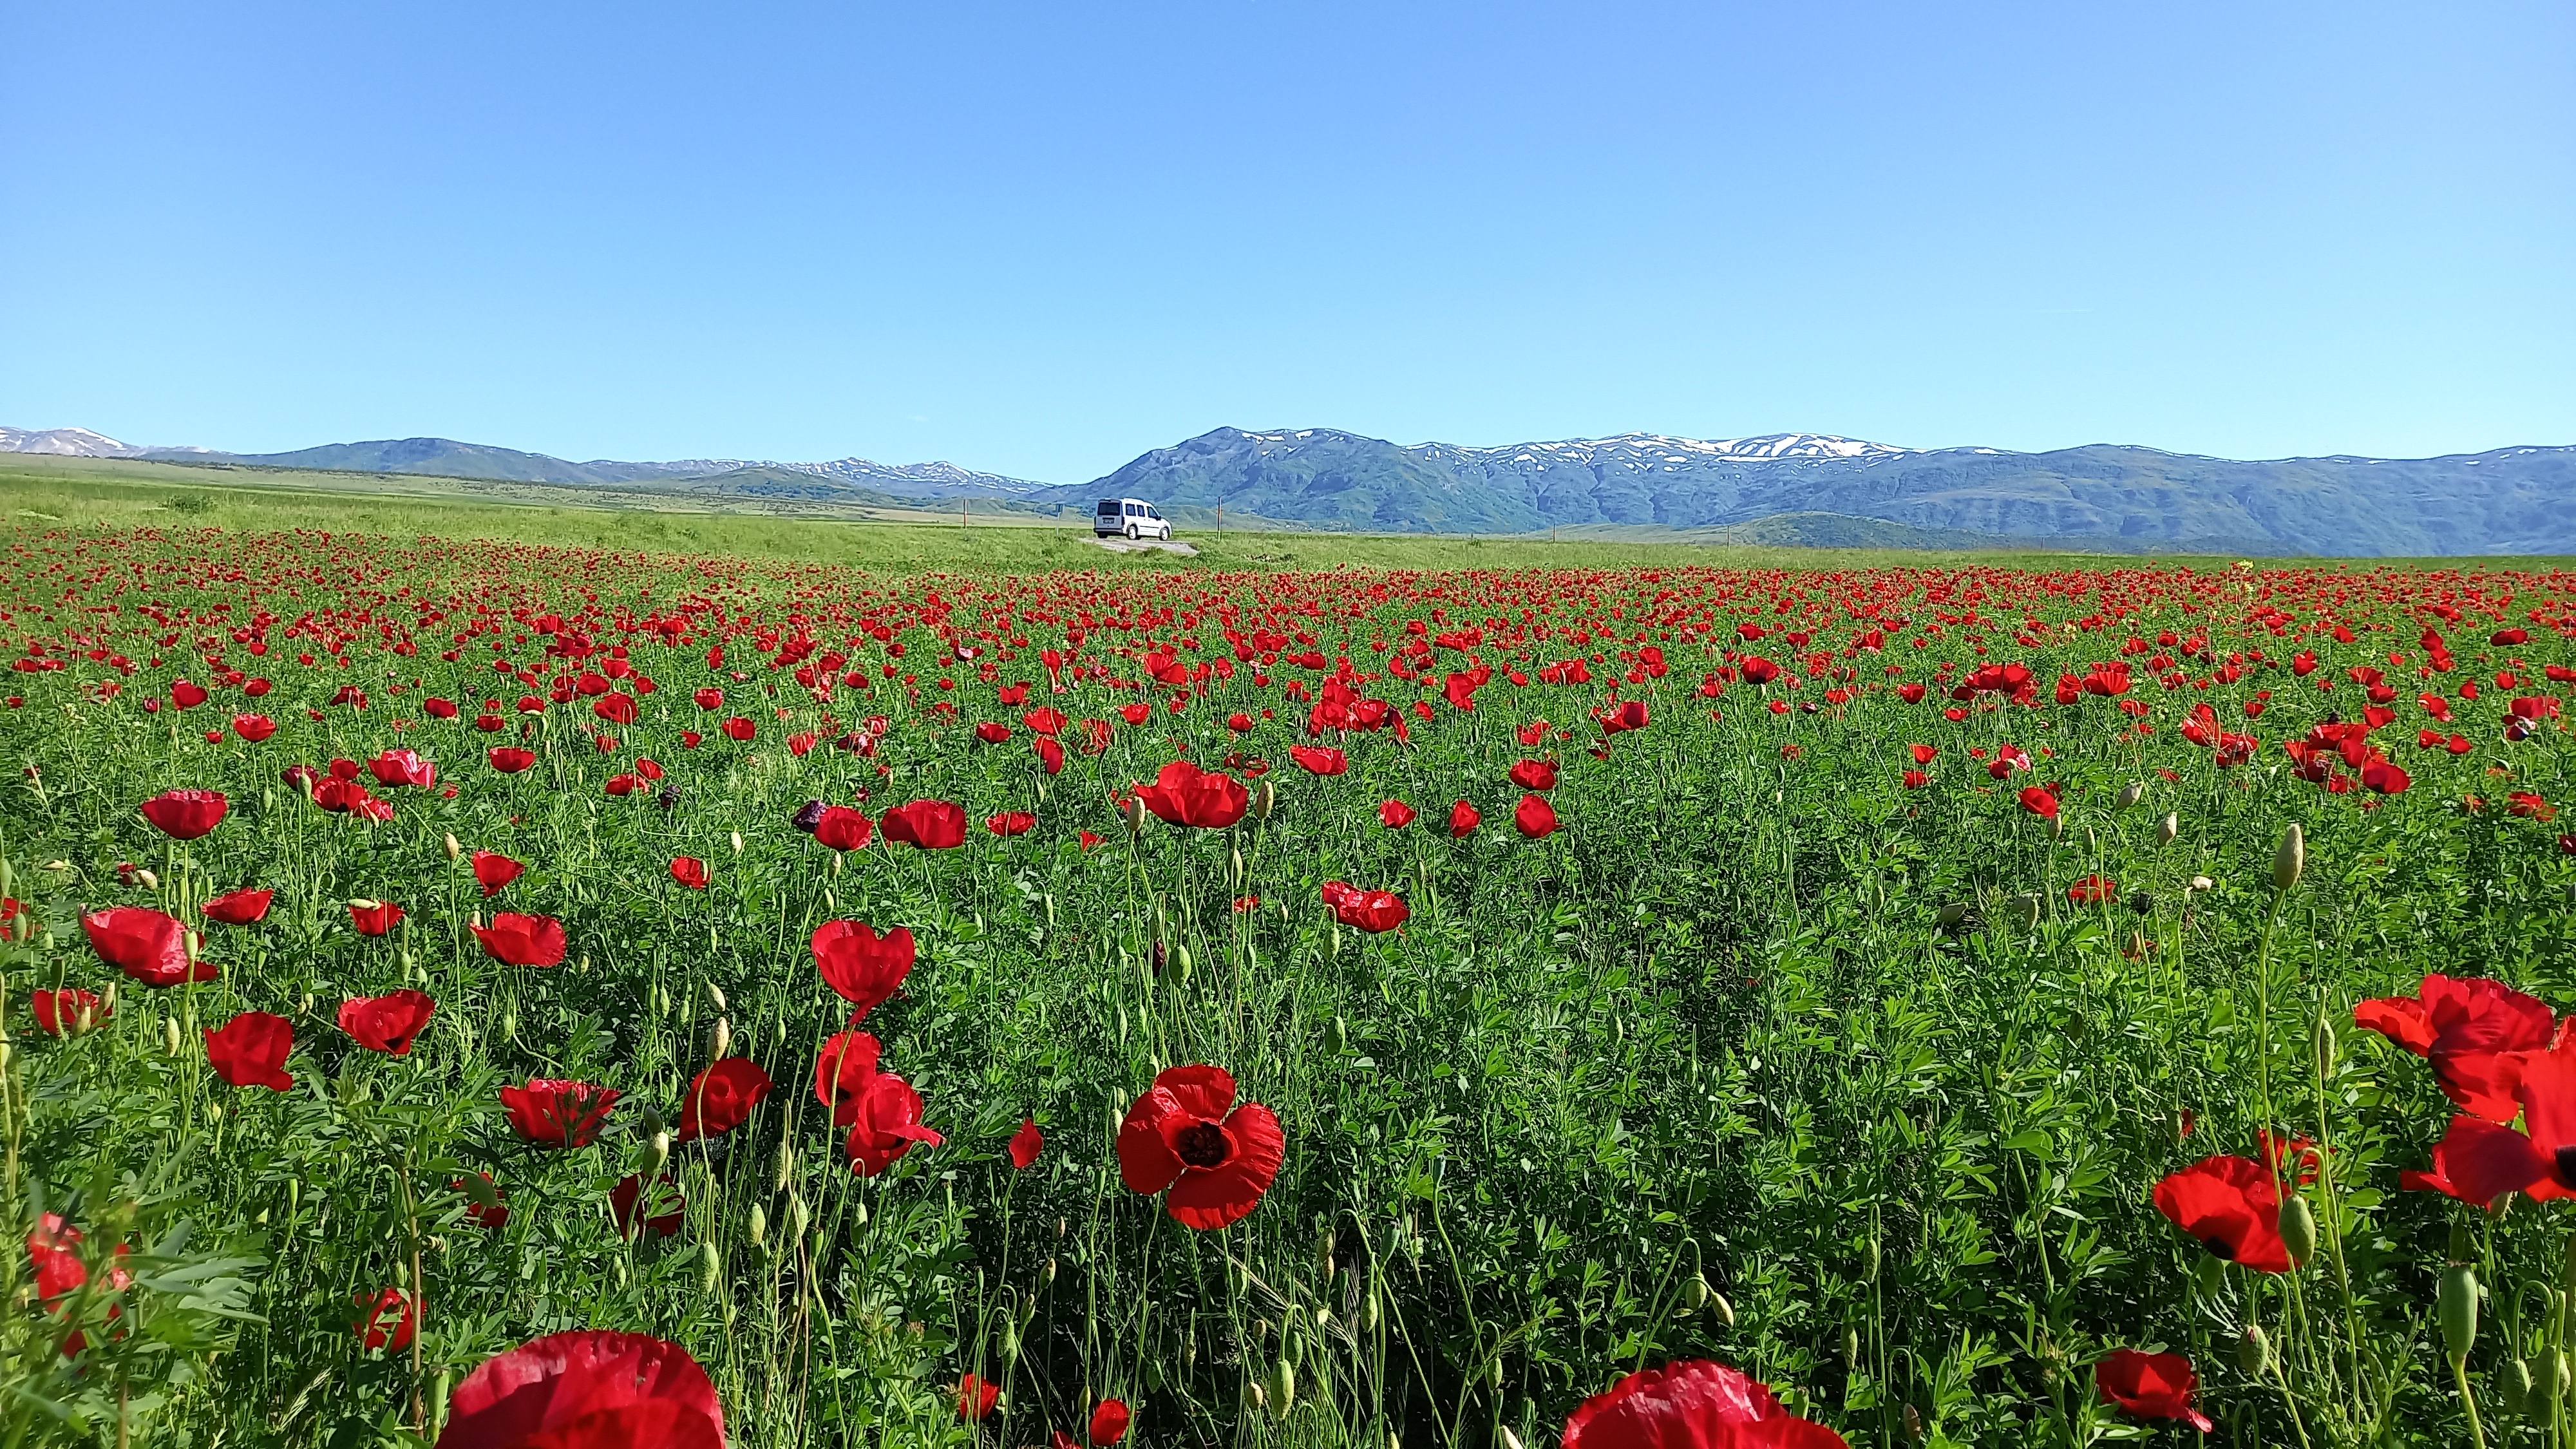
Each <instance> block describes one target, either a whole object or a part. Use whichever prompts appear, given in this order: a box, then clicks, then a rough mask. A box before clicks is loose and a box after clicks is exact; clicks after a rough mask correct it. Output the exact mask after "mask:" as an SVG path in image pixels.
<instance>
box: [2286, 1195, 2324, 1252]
mask: <svg viewBox="0 0 2576 1449" xmlns="http://www.w3.org/2000/svg"><path fill="white" fill-rule="evenodd" d="M2281 1246H2282V1247H2284V1248H2287V1249H2289V1250H2290V1261H2291V1262H2293V1263H2296V1264H2299V1265H2301V1266H2305V1265H2306V1263H2307V1261H2308V1260H2309V1259H2310V1258H2313V1257H2315V1256H2316V1255H2317V1218H2316V1214H2315V1213H2313V1212H2310V1211H2309V1210H2308V1200H2307V1199H2306V1198H2303V1197H2301V1196H2299V1195H2298V1194H2297V1193H2292V1194H2290V1196H2289V1200H2288V1201H2286V1202H2284V1203H2282V1204H2281Z"/></svg>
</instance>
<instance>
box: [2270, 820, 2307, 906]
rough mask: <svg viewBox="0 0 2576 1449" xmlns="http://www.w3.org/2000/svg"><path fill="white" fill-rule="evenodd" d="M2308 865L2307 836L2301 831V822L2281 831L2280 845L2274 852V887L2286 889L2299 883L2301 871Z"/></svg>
mask: <svg viewBox="0 0 2576 1449" xmlns="http://www.w3.org/2000/svg"><path fill="white" fill-rule="evenodd" d="M2307 866H2308V842H2307V837H2305V836H2303V835H2301V834H2300V833H2299V823H2298V822H2297V821H2295V820H2293V821H2291V822H2290V828H2289V829H2287V830H2285V831H2282V832H2281V844H2280V847H2279V848H2278V849H2276V850H2274V851H2273V852H2272V889H2274V890H2276V891H2285V890H2288V889H2289V888H2290V887H2292V886H2294V885H2297V884H2298V883H2299V872H2300V871H2303V870H2305V869H2307Z"/></svg>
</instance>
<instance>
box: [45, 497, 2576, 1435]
mask: <svg viewBox="0 0 2576 1449" xmlns="http://www.w3.org/2000/svg"><path fill="white" fill-rule="evenodd" d="M0 629H5V633H6V636H7V640H8V648H9V650H10V651H11V654H10V659H11V663H10V675H9V678H8V679H7V680H6V681H5V682H0V690H5V699H0V991H5V1016H0V1025H5V1035H6V1042H5V1046H0V1051H5V1058H0V1123H5V1144H0V1147H5V1161H0V1173H5V1177H6V1182H5V1195H4V1196H0V1201H5V1202H6V1204H7V1212H8V1214H9V1221H8V1223H7V1227H8V1232H9V1247H10V1249H11V1251H8V1252H6V1253H0V1290H4V1291H5V1293H6V1295H7V1304H6V1307H5V1309H4V1310H0V1315H5V1316H0V1444H6V1445H19V1444H52V1443H61V1444H119V1445H123V1444H146V1443H149V1444H170V1445H186V1446H212V1445H216V1444H260V1445H267V1444H276V1445H314V1446H333V1449H342V1446H362V1445H363V1446H376V1445H402V1444H410V1445H421V1444H433V1443H434V1444H444V1445H448V1446H451V1449H481V1446H495V1449H507V1446H521V1445H524V1446H530V1449H539V1446H542V1449H610V1446H618V1449H640V1446H691V1449H703V1446H710V1445H723V1444H734V1445H741V1446H756V1449H767V1446H805V1445H817V1446H831V1445H916V1444H960V1445H963V1444H969V1443H984V1444H991V1445H995V1446H1013V1449H1016V1446H1021V1445H1035V1444H1051V1445H1055V1446H1060V1449H1073V1446H1077V1445H1086V1444H1087V1445H1091V1446H1097V1449H1106V1446H1108V1445H1111V1444H1117V1443H1121V1442H1134V1443H1139V1444H1169V1445H1202V1444H1205V1445H1217V1444H1245V1445H1252V1444H1259V1445H1269V1444H1281V1445H1289V1444H1293V1445H1341V1444H1354V1445H1366V1446H1370V1449H1404V1446H1407V1445H1411V1446H1417V1449H1420V1446H1434V1445H1439V1446H1451V1445H1473V1446H1479V1449H1481V1446H1486V1445H1493V1446H1497V1449H1537V1446H1543V1445H1547V1444H1554V1443H1560V1442H1561V1443H1563V1444H1564V1445H1567V1446H1569V1449H1583V1446H1585V1445H1590V1446H1592V1449H1648V1446H1682V1445H1710V1446H1715V1445H1732V1444H1755V1443H1759V1444H1764V1445H1798V1446H1830V1445H1833V1444H1848V1445H1855V1446H1858V1445H1877V1446H1882V1449H1897V1446H1914V1445H1924V1444H1961V1445H1964V1444H2029V1445H2060V1444H2065V1445H2083V1444H2090V1443H2094V1442H2098V1441H2107V1440H2154V1441H2161V1442H2187V1441H2189V1440H2190V1439H2191V1438H2193V1437H2194V1436H2198V1435H2209V1436H2217V1437H2219V1438H2221V1439H2224V1440H2225V1441H2226V1442H2228V1443H2231V1444H2244V1445H2252V1444H2293V1443H2295V1444H2299V1445H2302V1446H2308V1445H2328V1444H2335V1445H2345V1444H2349V1445H2364V1444H2370V1445H2378V1444H2418V1443H2423V1444H2431V1443H2445V1444H2450V1443H2462V1442H2471V1443H2476V1444H2479V1445H2481V1446H2485V1445H2504V1444H2532V1445H2539V1444H2547V1445H2550V1446H2553V1449H2555V1446H2559V1445H2562V1444H2564V1443H2566V1442H2567V1439H2568V1436H2569V1435H2570V1434H2571V1433H2572V1432H2576V1418H2571V1415H2576V1383H2571V1375H2570V1370H2569V1366H2568V1356H2567V1339H2568V1336H2569V1328H2570V1322H2569V1304H2568V1293H2569V1291H2570V1290H2571V1289H2576V1237H2571V1236H2570V1233H2569V1226H2570V1224H2569V1220H2568V1219H2567V1218H2566V1213H2567V1212H2568V1209H2565V1208H2561V1207H2559V1206H2557V1203H2556V1200H2557V1199H2560V1198H2566V1197H2576V1037H2571V1036H2570V1035H2568V1034H2566V1033H2564V1032H2562V1030H2561V1027H2562V1025H2563V1023H2562V1022H2561V1021H2560V1020H2559V1018H2558V1016H2557V1015H2556V1010H2555V1008H2556V1007H2557V1006H2558V1005H2571V1006H2576V956H2571V951H2570V949H2569V946H2568V937H2569V934H2570V929H2571V927H2576V834H2571V833H2567V830H2568V829H2569V828H2576V817H2571V818H2570V819H2569V820H2567V821H2558V820H2556V819H2555V817H2556V815H2557V812H2558V811H2559V810H2560V809H2561V808H2563V807H2564V806H2566V805H2567V804H2569V803H2570V802H2571V791H2576V783H2571V780H2570V772H2569V770H2568V735H2567V727H2566V722H2565V720H2564V719H2563V718H2562V706H2563V703H2564V700H2565V698H2566V697H2567V695H2568V693H2569V689H2570V685H2571V683H2576V573H2567V572H2559V571H2555V570H2549V569H2541V568H2517V567H2510V566H2507V567H2492V566H2481V567H2478V568H2474V569H2456V570H2432V569H2415V568H2401V567H2392V566H2369V567H2362V566H2308V565H2295V564H2289V565H2283V564H2271V565H2265V566H2262V567H2255V566H2251V565H2243V564H2239V565H2234V566H2226V565H2204V566H2201V567H2197V568H2194V567H2183V566H2144V565H2136V564H2117V565H2114V564H2110V563H2103V564H2099V565H2095V564H2091V563H2085V564H2077V563H2074V562H2071V561H2070V562H2069V563H2068V564H2067V565H2065V566H2064V567H2060V568H2054V569H2040V568H2009V567H2001V566H1985V565H1978V564H1940V565H1933V566H1917V567H1869V568H1850V569H1840V570H1836V569H1825V568H1814V569H1802V568H1762V569H1754V568H1715V567H1696V568H1695V567H1681V566H1672V567H1641V568H1631V569H1594V568H1585V569H1562V570H1532V569H1513V570H1455V571H1445V572H1422V571H1404V570H1371V569H1333V570H1320V571H1299V572H1268V573H1265V572H1249V571H1231V570H1220V569H1188V568H1179V567H1173V568H1160V569H1154V570H1135V571H1128V572H1082V573H1076V572H1055V573H1044V574H1024V575H1003V574H981V573H972V572H960V573H947V574H936V575H924V576H909V577H898V576H893V575H889V574H885V573H870V572H862V571H858V570H853V569H847V568H840V567H834V566H830V565H824V564H809V563H799V562H793V561H785V560H746V559H738V558H726V557H712V556H695V555H677V554H656V553H643V552H623V553H621V552H616V551H610V550H600V549H589V548H568V547H566V548H549V547H544V546H539V545H534V544H521V543H493V542H451V541H441V540H437V539H431V538H420V539H414V540H409V541H395V540H388V539H383V538H375V537H367V536H357V535H336V534H320V533H302V534H297V533H282V532H236V531H225V530H214V529H204V530H196V531H190V532H171V531H160V530H149V529H144V530H56V531H52V532H38V531H35V530H31V529H28V530H19V531H16V532H14V533H12V534H11V535H10V536H9V538H8V539H7V552H6V553H5V555H0Z"/></svg>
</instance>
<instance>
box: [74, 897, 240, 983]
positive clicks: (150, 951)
mask: <svg viewBox="0 0 2576 1449" xmlns="http://www.w3.org/2000/svg"><path fill="white" fill-rule="evenodd" d="M81 929H82V930H83V931H85V932H87V933H88V935H89V944H90V949H91V950H94V951H96V952H97V953H98V955H99V959H100V960H102V961H105V962H106V963H107V964H109V965H110V966H113V967H115V968H117V969H118V970H120V971H122V972H124V973H125V974H126V975H128V976H131V977H133V978H134V979H135V980H137V981H140V982H142V983H143V984H144V985H146V986H177V985H180V984H182V983H184V982H189V981H212V980H214V979H215V975H216V972H215V966H214V963H213V962H211V961H196V962H191V961H190V960H189V959H188V933H187V931H186V929H185V928H184V927H182V926H181V925H180V924H179V921H178V918H176V917H174V916H165V915H163V914H162V913H161V912H159V911H155V910H150V909H147V908H145V907H143V906H111V907H109V908H108V909H106V910H104V911H93V912H91V913H90V914H88V915H85V916H83V917H81Z"/></svg>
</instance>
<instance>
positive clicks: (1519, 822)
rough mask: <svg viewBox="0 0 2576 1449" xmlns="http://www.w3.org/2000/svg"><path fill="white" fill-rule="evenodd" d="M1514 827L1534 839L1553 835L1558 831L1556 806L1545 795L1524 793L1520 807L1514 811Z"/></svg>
mask: <svg viewBox="0 0 2576 1449" xmlns="http://www.w3.org/2000/svg"><path fill="white" fill-rule="evenodd" d="M1512 828H1514V829H1516V830H1518V831H1519V832H1520V833H1521V834H1523V835H1526V836H1528V837H1529V838H1530V839H1532V840H1540V839H1544V838H1545V837H1547V836H1550V835H1553V834H1555V833H1556V807H1555V806H1553V805H1550V804H1548V803H1547V797H1546V796H1544V795H1523V796H1522V797H1521V803H1520V805H1519V807H1518V808H1516V809H1514V810H1513V811H1512Z"/></svg>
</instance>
